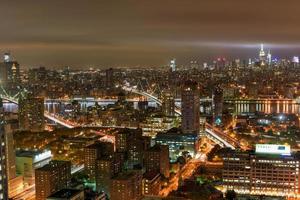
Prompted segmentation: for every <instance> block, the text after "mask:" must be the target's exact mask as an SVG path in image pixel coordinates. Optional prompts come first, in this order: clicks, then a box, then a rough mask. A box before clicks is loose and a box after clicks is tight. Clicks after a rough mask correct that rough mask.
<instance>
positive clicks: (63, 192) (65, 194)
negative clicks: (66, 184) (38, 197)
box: [48, 189, 83, 198]
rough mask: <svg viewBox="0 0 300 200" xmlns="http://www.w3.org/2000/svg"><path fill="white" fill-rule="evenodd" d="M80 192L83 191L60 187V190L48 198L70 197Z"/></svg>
mask: <svg viewBox="0 0 300 200" xmlns="http://www.w3.org/2000/svg"><path fill="white" fill-rule="evenodd" d="M81 192H83V191H82V190H76V189H62V190H59V191H57V192H55V193H54V194H52V195H51V196H49V197H48V198H71V197H73V196H76V195H78V194H80V193H81Z"/></svg>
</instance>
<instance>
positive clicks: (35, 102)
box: [19, 95, 45, 132]
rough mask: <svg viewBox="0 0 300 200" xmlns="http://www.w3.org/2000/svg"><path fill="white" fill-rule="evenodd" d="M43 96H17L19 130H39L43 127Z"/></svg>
mask: <svg viewBox="0 0 300 200" xmlns="http://www.w3.org/2000/svg"><path fill="white" fill-rule="evenodd" d="M44 109H45V108H44V98H41V97H31V96H29V95H26V97H21V98H19V124H20V129H21V130H27V131H32V132H39V131H43V130H44V129H45V119H44Z"/></svg>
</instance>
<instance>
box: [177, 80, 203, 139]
mask: <svg viewBox="0 0 300 200" xmlns="http://www.w3.org/2000/svg"><path fill="white" fill-rule="evenodd" d="M181 104H182V105H181V113H182V116H181V129H182V132H183V133H196V134H198V133H199V128H200V125H199V118H200V98H199V89H198V84H197V82H195V81H192V80H188V81H186V82H185V83H184V85H183V87H182V91H181Z"/></svg>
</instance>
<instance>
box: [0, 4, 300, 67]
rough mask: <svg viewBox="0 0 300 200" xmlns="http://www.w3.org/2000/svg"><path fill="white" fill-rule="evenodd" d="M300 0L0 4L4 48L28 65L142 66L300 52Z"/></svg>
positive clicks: (1, 47) (0, 44)
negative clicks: (262, 47) (263, 52)
mask: <svg viewBox="0 0 300 200" xmlns="http://www.w3.org/2000/svg"><path fill="white" fill-rule="evenodd" d="M299 7H300V1H298V0H288V1H282V0H251V1H241V0H207V1H199V0H186V1H175V0H163V1H162V0H151V1H149V0H122V1H107V0H89V1H79V0H52V1H39V0H26V1H23V0H15V1H2V2H1V6H0V24H1V32H0V52H1V53H2V54H3V53H4V52H7V51H10V52H11V53H12V55H13V57H14V58H16V59H17V60H18V61H19V63H20V64H21V66H24V67H37V66H46V67H61V66H70V67H76V68H84V67H86V68H87V67H118V66H124V67H130V66H132V67H136V66H138V65H140V66H163V65H167V64H168V62H169V60H170V59H171V58H176V60H177V61H178V63H179V64H184V63H188V62H189V61H190V60H198V61H199V62H200V63H202V62H204V61H211V60H213V59H215V58H217V57H227V58H230V59H233V58H238V57H240V58H245V59H247V58H250V57H251V58H254V57H258V55H257V53H258V50H259V45H260V43H264V44H265V50H266V51H267V50H268V49H271V50H272V54H274V55H275V56H277V57H288V58H292V57H293V56H297V55H300V37H299V35H300V26H299V18H300V12H299Z"/></svg>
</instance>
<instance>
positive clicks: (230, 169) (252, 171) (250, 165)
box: [223, 145, 300, 197]
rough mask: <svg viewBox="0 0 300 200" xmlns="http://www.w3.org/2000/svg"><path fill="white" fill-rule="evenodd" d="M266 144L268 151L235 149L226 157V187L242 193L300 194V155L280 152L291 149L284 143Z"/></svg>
mask: <svg viewBox="0 0 300 200" xmlns="http://www.w3.org/2000/svg"><path fill="white" fill-rule="evenodd" d="M270 146H271V147H270ZM262 147H263V148H265V149H266V151H265V152H263V151H258V148H256V152H238V151H232V152H228V153H226V154H225V155H224V156H223V160H224V166H223V182H224V183H223V184H224V189H225V190H234V191H236V192H237V193H241V194H253V195H270V196H288V197H299V178H300V175H299V164H300V159H299V157H298V156H297V155H289V154H288V153H287V154H286V153H284V154H283V152H280V151H282V150H280V149H284V148H287V147H286V146H284V145H266V146H262ZM274 149H275V150H274ZM276 149H277V150H276ZM276 151H277V152H276Z"/></svg>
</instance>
